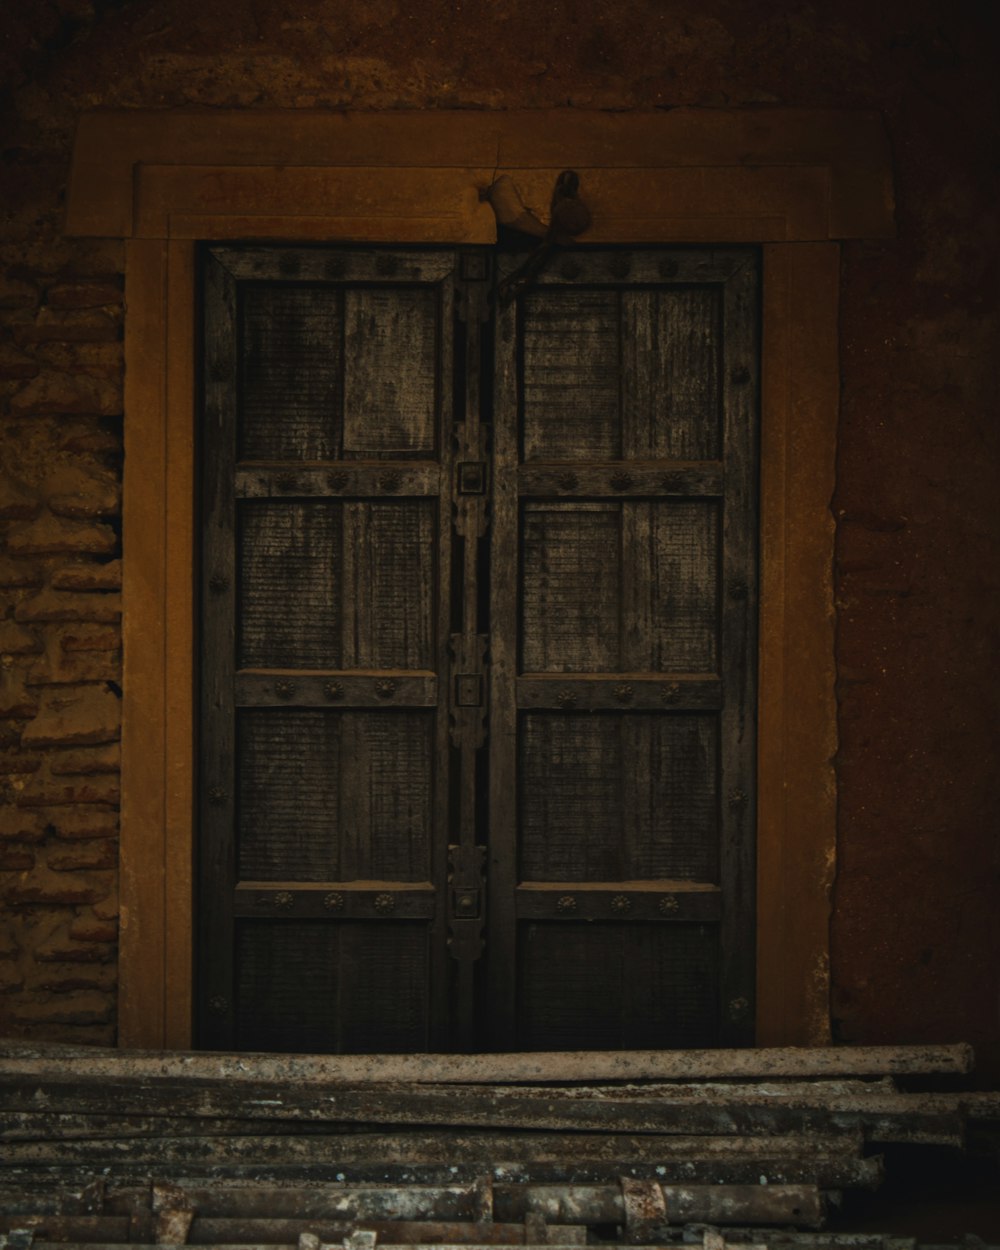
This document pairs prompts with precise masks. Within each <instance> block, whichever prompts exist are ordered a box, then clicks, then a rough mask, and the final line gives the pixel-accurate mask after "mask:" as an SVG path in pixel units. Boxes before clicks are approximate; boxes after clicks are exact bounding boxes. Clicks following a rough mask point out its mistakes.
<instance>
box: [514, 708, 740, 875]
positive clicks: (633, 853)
mask: <svg viewBox="0 0 1000 1250" xmlns="http://www.w3.org/2000/svg"><path fill="white" fill-rule="evenodd" d="M520 744H521V745H520V751H521V768H522V778H521V791H520V793H521V802H520V865H521V877H522V880H525V881H583V882H591V883H596V882H601V881H603V882H613V881H627V880H633V879H634V880H642V879H658V878H668V879H669V878H675V879H677V880H689V881H702V882H711V881H715V880H717V875H718V863H719V848H718V827H717V816H716V803H717V797H716V796H717V778H718V749H719V744H718V726H717V718H716V717H714V716H710V715H709V716H705V715H701V716H698V715H667V714H659V715H657V714H655V713H654V714H649V713H646V714H642V713H640V714H624V715H621V714H619V715H615V714H611V713H604V714H601V715H588V714H586V713H583V714H579V713H572V714H569V715H564V714H559V713H539V714H527V715H525V716H524V717H523V720H522V727H521V733H520Z"/></svg>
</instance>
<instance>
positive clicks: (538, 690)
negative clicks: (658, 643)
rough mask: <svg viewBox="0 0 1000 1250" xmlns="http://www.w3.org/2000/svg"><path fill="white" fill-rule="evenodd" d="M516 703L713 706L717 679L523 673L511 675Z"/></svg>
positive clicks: (584, 707) (718, 701)
mask: <svg viewBox="0 0 1000 1250" xmlns="http://www.w3.org/2000/svg"><path fill="white" fill-rule="evenodd" d="M517 706H518V708H519V709H521V710H522V711H531V710H533V709H540V708H546V709H549V710H550V711H555V710H557V709H558V710H560V711H567V710H570V709H572V710H577V711H581V712H589V711H597V710H598V709H602V710H609V709H614V710H615V711H619V712H620V711H622V710H623V709H625V708H628V709H634V710H643V711H657V712H662V711H664V710H666V711H671V712H698V711H717V710H718V709H719V708H720V707H721V706H722V684H721V682H720V681H719V679H718V678H717V677H714V676H710V677H706V676H703V675H702V674H691V673H671V674H670V675H669V676H667V677H657V676H650V675H649V674H648V673H614V674H605V673H558V674H556V673H524V674H523V675H522V676H520V677H519V678H518V680H517Z"/></svg>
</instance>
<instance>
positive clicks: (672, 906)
mask: <svg viewBox="0 0 1000 1250" xmlns="http://www.w3.org/2000/svg"><path fill="white" fill-rule="evenodd" d="M657 907H658V908H659V910H660V915H661V916H672V915H673V914H674V912H675V911H680V907H681V905H680V903H678V901H677V899H676V898H674V896H673V895H672V894H664V896H663V897H662V898H661V899H660V901H659V903H657Z"/></svg>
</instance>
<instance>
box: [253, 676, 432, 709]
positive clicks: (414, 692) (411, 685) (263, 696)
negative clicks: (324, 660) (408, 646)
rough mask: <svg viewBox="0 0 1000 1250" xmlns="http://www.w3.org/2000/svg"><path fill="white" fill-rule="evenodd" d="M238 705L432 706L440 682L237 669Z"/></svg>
mask: <svg viewBox="0 0 1000 1250" xmlns="http://www.w3.org/2000/svg"><path fill="white" fill-rule="evenodd" d="M235 692H236V706H237V707H325V708H328V709H331V710H334V711H337V710H340V709H343V708H352V707H353V708H376V707H377V708H393V707H436V706H437V704H438V699H439V696H440V679H439V677H438V675H437V674H436V673H433V672H429V671H427V672H421V671H419V670H417V671H415V670H413V669H395V668H379V669H369V670H367V671H363V670H362V671H359V670H358V669H341V668H331V669H327V670H325V671H324V672H319V673H317V672H315V671H313V670H311V669H299V668H268V669H256V670H255V669H242V670H240V671H238V672H237V673H236V675H235Z"/></svg>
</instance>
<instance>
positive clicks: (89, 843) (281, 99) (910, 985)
mask: <svg viewBox="0 0 1000 1250" xmlns="http://www.w3.org/2000/svg"><path fill="white" fill-rule="evenodd" d="M996 12H997V10H996V8H995V6H994V5H992V4H990V3H988V2H984V3H979V4H976V3H970V2H968V0H966V2H964V3H963V2H961V0H959V2H958V3H955V2H949V3H944V2H943V0H940V2H937V3H931V2H927V0H915V2H911V0H886V2H884V3H881V4H879V5H872V4H871V3H868V2H867V0H866V2H865V3H861V2H860V0H859V2H857V3H855V2H854V0H837V2H835V3H833V4H829V5H824V6H811V5H800V4H792V5H790V6H784V5H783V6H777V5H775V4H772V3H770V2H765V0H743V2H742V3H736V2H728V3H727V2H726V0H697V2H695V0H690V2H687V0H647V2H644V3H639V2H637V0H626V2H625V3H617V4H614V5H612V4H605V3H601V2H599V0H576V2H575V3H573V2H571V0H563V2H561V3H547V2H544V0H543V2H539V0H534V2H529V0H495V2H494V3H491V4H489V5H472V4H468V3H467V4H466V5H464V6H463V4H461V3H458V2H457V0H454V2H452V3H443V2H440V0H425V2H423V3H417V2H414V3H410V4H406V3H396V2H393V0H369V2H368V3H366V4H364V5H361V4H356V5H347V4H334V3H332V2H331V0H301V2H300V3H296V4H294V5H293V4H291V3H290V2H289V0H256V2H255V3H240V4H237V5H236V6H234V7H233V8H232V9H231V8H226V9H225V10H223V9H222V8H219V7H212V6H207V5H204V4H200V3H195V0H125V2H119V3H112V2H109V0H103V2H102V0H25V3H22V4H20V5H8V6H5V7H4V10H3V12H2V14H0V36H2V42H0V74H2V79H3V83H4V85H5V87H6V96H5V101H4V104H5V108H4V119H3V121H2V123H0V134H2V140H0V142H2V151H0V201H2V208H0V211H2V214H3V216H2V227H0V233H2V239H0V262H2V265H3V277H2V279H0V395H2V398H3V405H4V407H3V414H4V415H3V418H2V420H3V440H2V448H0V469H2V474H3V481H2V488H0V518H2V519H0V525H2V526H3V531H4V534H5V544H6V546H5V550H4V551H3V552H2V553H0V596H2V599H0V604H2V608H3V611H2V613H0V652H2V655H3V660H2V665H3V667H2V669H0V677H2V683H3V684H2V695H0V758H2V767H3V769H4V771H5V772H6V773H8V776H7V778H6V781H5V782H4V783H3V784H4V790H3V804H4V806H3V811H2V813H0V838H2V843H0V870H2V877H0V892H2V898H3V900H4V915H3V918H2V920H0V991H2V997H0V1027H2V1029H3V1031H5V1032H8V1033H19V1034H24V1035H33V1036H38V1037H47V1038H54V1039H62V1040H80V1041H94V1042H100V1041H110V1040H112V1038H113V1033H114V1025H113V1020H114V985H115V972H114V969H115V963H114V945H113V942H114V932H115V918H116V914H117V909H116V891H115V871H114V864H115V842H114V837H115V829H116V823H115V822H116V802H117V786H116V781H117V778H116V768H117V754H116V746H115V743H116V741H117V737H118V694H119V692H118V686H117V684H116V680H117V677H118V671H119V670H118V667H117V665H118V655H117V646H118V635H117V620H118V614H119V607H118V601H117V577H118V565H117V563H116V556H117V555H118V549H117V545H116V544H117V543H118V538H119V535H118V532H117V531H118V527H117V524H116V517H117V511H118V498H119V492H118V486H117V479H118V474H119V468H120V455H121V452H120V448H121V409H122V404H121V382H122V379H121V368H122V366H121V325H122V319H123V315H124V310H123V307H122V295H121V275H122V272H123V254H122V249H121V246H120V245H119V244H117V243H111V242H108V243H104V242H94V241H80V240H70V239H67V238H64V237H62V235H61V222H62V196H63V191H64V187H65V182H66V177H67V173H68V161H69V152H70V148H71V144H72V138H73V131H74V125H75V122H76V119H77V117H78V116H79V114H80V113H81V112H82V111H83V110H86V109H93V108H99V107H110V108H129V107H142V108H170V107H179V106H207V107H225V108H241V107H245V108H254V107H270V108H273V107H278V108H324V107H329V108H335V109H360V110H369V109H427V108H451V109H454V108H470V109H512V108H552V107H566V106H569V107H573V106H577V107H580V108H589V109H594V108H598V109H600V108H608V109H633V108H634V109H649V108H656V107H664V108H667V107H671V106H675V105H688V106H692V105H693V106H703V107H709V108H711V107H727V108H739V107H754V108H761V109H766V108H768V107H769V106H776V105H782V106H804V107H824V108H831V107H832V108H842V109H854V108H864V109H872V108H874V109H879V110H881V111H882V113H883V115H884V117H885V120H886V124H887V128H888V132H889V136H890V140H891V142H892V144H893V149H894V155H895V170H894V172H895V179H896V196H897V205H898V235H897V237H896V238H895V239H892V240H880V241H877V242H867V243H848V244H845V246H844V251H843V271H842V291H841V296H842V327H841V329H842V340H841V369H842V414H841V427H840V442H839V448H840V450H839V463H838V485H837V490H836V495H835V498H834V499H833V501H832V506H833V508H834V511H835V515H836V517H837V520H838V539H837V544H838V547H837V549H838V562H837V570H836V573H837V591H838V609H839V615H838V662H839V666H840V699H841V702H840V744H841V745H840V752H839V756H838V760H837V766H838V775H839V781H840V816H839V837H838V869H837V879H836V886H835V897H834V904H835V910H834V921H833V930H832V934H831V950H832V959H833V968H832V972H833V985H834V991H833V1002H832V1014H833V1021H834V1036H835V1038H837V1039H839V1040H842V1041H845V1042H889V1041H896V1042H916V1041H938V1040H952V1039H957V1038H963V1039H967V1040H970V1041H972V1042H974V1043H976V1044H978V1046H979V1048H980V1052H981V1056H982V1059H983V1060H985V1061H986V1063H987V1064H988V1065H989V1064H990V1063H991V1062H992V1065H993V1067H994V1070H995V1069H996V1065H997V1059H998V1056H997V1039H998V1035H1000V1025H998V1020H997V1001H998V976H1000V973H998V969H997V960H996V953H997V947H998V941H997V920H996V919H995V913H996V911H997V867H998V863H997V840H996V824H997V822H996V817H995V815H994V807H995V803H994V800H993V794H992V788H993V787H992V774H993V765H992V762H991V754H992V751H993V750H994V749H995V746H996V741H995V737H994V738H993V739H992V740H991V738H990V734H991V731H993V732H994V733H995V711H996V698H995V693H994V690H993V688H992V687H991V684H990V676H991V674H990V671H989V664H990V640H991V634H992V636H993V637H995V627H996V623H997V606H996V597H995V590H996V583H997V579H998V575H997V567H996V559H995V553H996V547H995V538H996V520H997V507H996V504H995V502H994V495H995V493H996V488H995V484H994V476H995V469H996V428H997V421H996V389H995V382H994V375H995V365H994V362H993V359H992V358H991V357H995V355H996V350H995V349H996V328H997V321H996V303H995V301H996V296H995V291H996V285H997V272H996V258H997V246H996V227H995V218H994V206H995V204H996V200H997V185H996V173H995V168H996V167H995V161H994V159H993V154H994V149H995V144H996V138H997V124H996V123H997V116H996V114H997V102H996V93H995V89H994V87H993V85H992V81H993V80H992V68H991V49H992V48H993V47H995V42H996V35H997V29H996V28H997V19H996ZM417 156H419V154H417ZM991 349H992V350H991ZM126 541H127V536H126ZM991 557H992V558H991ZM993 676H994V677H995V671H994V673H993ZM991 1056H992V1059H991Z"/></svg>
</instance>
